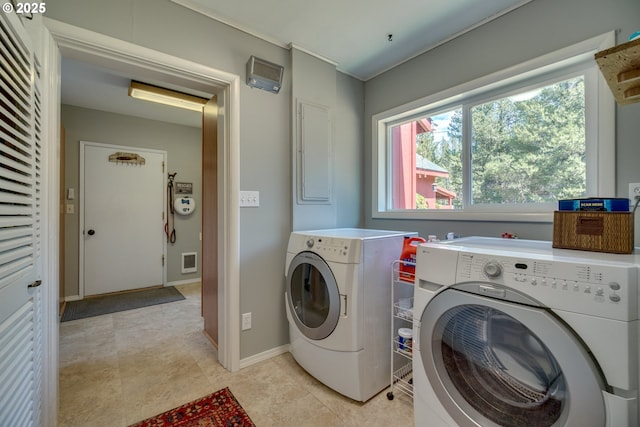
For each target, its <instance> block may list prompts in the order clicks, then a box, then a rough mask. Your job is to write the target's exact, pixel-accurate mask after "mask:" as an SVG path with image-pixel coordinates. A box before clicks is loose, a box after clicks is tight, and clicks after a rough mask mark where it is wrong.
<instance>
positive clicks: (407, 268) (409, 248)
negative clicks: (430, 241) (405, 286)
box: [398, 236, 426, 283]
mask: <svg viewBox="0 0 640 427" xmlns="http://www.w3.org/2000/svg"><path fill="white" fill-rule="evenodd" d="M424 242H426V240H424V239H423V238H422V237H408V236H407V237H405V238H404V243H403V245H402V253H401V254H400V266H399V268H398V270H399V271H398V277H399V278H400V280H402V281H404V282H411V283H413V282H414V280H415V276H416V265H415V264H416V252H417V249H418V244H419V243H424Z"/></svg>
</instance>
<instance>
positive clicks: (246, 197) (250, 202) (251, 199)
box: [240, 191, 260, 208]
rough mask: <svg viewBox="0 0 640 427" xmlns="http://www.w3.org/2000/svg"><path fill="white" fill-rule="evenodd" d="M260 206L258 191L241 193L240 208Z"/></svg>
mask: <svg viewBox="0 0 640 427" xmlns="http://www.w3.org/2000/svg"><path fill="white" fill-rule="evenodd" d="M259 206H260V192H259V191H241V192H240V207H241V208H257V207H259Z"/></svg>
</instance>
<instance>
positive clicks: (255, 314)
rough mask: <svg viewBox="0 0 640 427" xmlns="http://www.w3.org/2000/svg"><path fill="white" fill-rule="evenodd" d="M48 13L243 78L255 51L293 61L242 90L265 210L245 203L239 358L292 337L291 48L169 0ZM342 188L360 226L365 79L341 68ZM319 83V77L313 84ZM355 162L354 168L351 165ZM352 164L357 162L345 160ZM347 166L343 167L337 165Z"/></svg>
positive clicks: (253, 185)
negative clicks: (280, 78)
mask: <svg viewBox="0 0 640 427" xmlns="http://www.w3.org/2000/svg"><path fill="white" fill-rule="evenodd" d="M46 16H47V17H49V18H52V19H55V20H58V21H62V22H66V23H69V24H71V25H75V26H78V27H81V28H86V29H89V30H92V31H95V32H98V33H102V34H106V35H109V36H112V37H115V38H118V39H122V40H125V41H128V42H131V43H134V44H137V45H140V46H144V47H147V48H151V49H155V50H158V51H161V52H164V53H167V54H170V55H174V56H176V57H180V58H185V59H187V60H190V61H194V62H197V63H201V64H204V65H206V66H209V67H212V68H216V69H219V70H222V71H226V72H229V73H233V74H237V75H239V76H241V79H242V80H244V77H245V65H246V62H247V60H248V59H249V57H250V56H251V55H256V56H258V57H260V58H264V59H266V60H268V61H271V62H274V63H277V64H280V65H283V66H285V73H284V82H283V88H282V89H281V91H280V93H279V94H277V95H274V94H271V93H267V92H265V91H261V90H258V89H251V88H249V87H247V86H246V85H244V84H243V85H241V88H240V127H241V129H240V165H241V166H240V189H241V190H257V191H260V207H259V208H243V209H241V210H240V311H241V312H242V313H244V312H252V320H253V322H252V323H253V325H252V329H250V330H248V331H243V332H241V341H240V357H241V358H246V357H249V356H253V355H256V354H259V353H261V352H264V351H267V350H270V349H272V348H275V347H278V346H282V345H285V344H287V343H288V342H289V334H288V325H287V320H286V315H285V310H284V262H285V252H286V248H287V241H288V238H289V234H290V232H291V229H292V201H291V187H292V171H291V147H292V145H291V98H292V95H291V76H292V74H293V72H292V70H291V54H290V51H289V50H287V49H283V48H280V47H277V46H274V45H272V44H270V43H267V42H265V41H263V40H260V39H257V38H255V37H253V36H250V35H248V34H246V33H244V32H241V31H238V30H235V29H233V28H231V27H229V26H227V25H224V24H221V23H219V22H217V21H214V20H211V19H209V18H207V17H205V16H202V15H199V14H197V13H195V12H192V11H190V10H188V9H185V8H183V7H181V6H178V5H176V4H173V3H171V2H169V1H168V0H114V1H111V2H104V1H102V0H59V1H55V2H51V4H49V3H48V4H47V13H46ZM334 78H335V79H336V81H337V83H336V89H335V90H336V92H339V93H338V94H337V96H336V105H335V108H336V111H337V112H340V113H344V114H345V115H344V117H340V118H338V119H336V121H335V128H334V131H335V134H334V137H335V141H339V142H340V143H339V145H336V147H335V150H336V151H335V154H336V155H335V159H336V167H335V168H334V170H336V171H337V172H336V178H337V179H338V178H339V179H340V180H341V182H343V183H344V186H342V185H341V186H340V189H339V190H338V191H337V192H336V200H335V206H336V214H335V215H336V219H335V223H336V224H337V225H339V226H357V225H361V219H362V191H361V188H362V186H361V182H362V179H363V178H362V169H361V167H362V166H361V165H362V163H361V160H360V159H361V158H362V139H361V138H362V120H361V118H362V116H363V114H364V104H363V97H364V91H363V87H364V84H363V83H362V82H359V81H357V80H355V79H353V78H351V77H348V76H345V75H342V74H340V73H336V75H335V77H334ZM310 84H314V82H311V83H310ZM351 161H353V163H354V164H353V165H351V164H350V163H351ZM345 162H348V164H345ZM338 169H340V170H339V171H338Z"/></svg>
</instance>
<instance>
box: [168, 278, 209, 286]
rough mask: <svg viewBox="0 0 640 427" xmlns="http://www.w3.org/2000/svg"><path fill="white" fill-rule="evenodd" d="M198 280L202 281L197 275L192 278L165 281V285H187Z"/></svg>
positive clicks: (198, 281)
mask: <svg viewBox="0 0 640 427" xmlns="http://www.w3.org/2000/svg"><path fill="white" fill-rule="evenodd" d="M200 282H202V280H201V279H200V278H199V277H194V278H193V279H186V280H176V281H173V282H167V286H178V285H188V284H190V283H200Z"/></svg>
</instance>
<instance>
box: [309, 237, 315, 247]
mask: <svg viewBox="0 0 640 427" xmlns="http://www.w3.org/2000/svg"><path fill="white" fill-rule="evenodd" d="M314 243H315V242H314V240H313V239H308V240H307V247H308V248H312V247H313V245H314Z"/></svg>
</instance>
